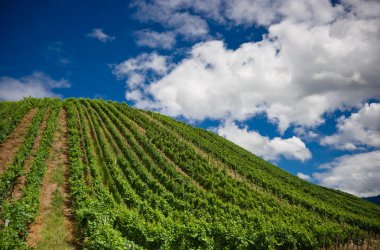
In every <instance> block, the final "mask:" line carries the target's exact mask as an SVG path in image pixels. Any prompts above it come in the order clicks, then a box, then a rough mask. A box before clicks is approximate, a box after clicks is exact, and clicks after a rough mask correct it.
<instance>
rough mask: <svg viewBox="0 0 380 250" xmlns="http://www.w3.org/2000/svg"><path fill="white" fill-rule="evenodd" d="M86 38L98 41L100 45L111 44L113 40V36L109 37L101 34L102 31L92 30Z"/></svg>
mask: <svg viewBox="0 0 380 250" xmlns="http://www.w3.org/2000/svg"><path fill="white" fill-rule="evenodd" d="M87 36H88V37H92V38H95V39H98V40H99V41H101V42H102V43H106V42H111V41H113V40H115V37H114V36H109V35H107V34H106V33H104V32H103V29H99V28H97V29H93V30H92V31H91V32H90V33H88V34H87Z"/></svg>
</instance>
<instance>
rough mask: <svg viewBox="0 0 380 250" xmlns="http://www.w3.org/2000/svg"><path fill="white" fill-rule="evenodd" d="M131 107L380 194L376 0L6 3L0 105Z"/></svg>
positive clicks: (331, 181) (315, 176) (320, 177)
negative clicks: (88, 101)
mask: <svg viewBox="0 0 380 250" xmlns="http://www.w3.org/2000/svg"><path fill="white" fill-rule="evenodd" d="M25 96H33V97H61V98H67V97H88V98H103V99H107V100H116V101H119V102H127V103H128V104H129V105H131V106H134V107H137V108H141V109H146V110H153V111H158V112H160V113H162V114H165V115H169V116H171V117H173V118H176V119H178V120H181V121H184V122H187V123H191V124H192V125H194V126H198V127H201V128H204V129H208V130H210V131H213V132H215V133H217V134H219V135H221V136H223V137H225V138H227V139H228V140H231V141H233V142H235V143H236V144H238V145H240V146H241V147H243V148H245V149H247V150H249V151H251V152H253V153H254V154H256V155H258V156H260V157H263V158H264V159H266V160H268V161H270V162H272V163H274V164H275V165H277V166H279V167H281V168H283V169H284V170H286V171H288V172H290V173H292V174H294V175H297V176H298V177H300V178H302V179H305V180H307V181H310V182H312V183H315V184H319V185H323V186H326V187H331V188H335V189H339V190H343V191H345V192H349V193H351V194H354V195H356V196H360V197H364V196H374V195H378V194H380V181H379V180H380V2H379V1H377V0H341V1H332V2H331V1H329V0H271V1H267V0H208V1H202V0H192V1H190V0H138V1H137V0H136V1H126V0H113V1H98V0H93V1H64V0H45V1H43V0H36V1H22V0H2V1H0V100H19V99H22V98H23V97H25Z"/></svg>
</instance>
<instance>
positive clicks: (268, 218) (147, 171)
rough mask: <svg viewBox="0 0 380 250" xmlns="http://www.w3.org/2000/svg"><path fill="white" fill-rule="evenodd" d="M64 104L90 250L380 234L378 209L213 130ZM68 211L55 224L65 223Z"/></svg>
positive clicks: (301, 244) (273, 243) (297, 242)
mask: <svg viewBox="0 0 380 250" xmlns="http://www.w3.org/2000/svg"><path fill="white" fill-rule="evenodd" d="M62 104H63V107H64V108H65V109H66V110H67V112H68V116H67V119H68V120H67V121H68V123H69V136H68V144H69V145H70V147H69V157H70V158H69V159H70V166H69V169H70V172H71V177H70V183H71V190H72V194H71V195H72V197H73V209H74V214H75V216H76V219H77V223H80V225H81V226H80V230H79V232H81V233H82V235H78V237H79V238H81V237H82V240H85V241H84V242H83V243H82V244H84V246H85V247H89V248H109V249H117V248H120V246H122V245H124V246H125V245H129V246H137V245H140V246H142V247H144V248H159V247H163V248H167V247H171V248H176V249H189V248H209V247H212V248H224V247H227V248H234V249H236V248H256V249H258V248H260V249H317V248H322V247H326V246H329V245H334V244H335V243H336V242H338V243H339V244H341V245H343V244H344V243H346V242H348V241H350V240H351V241H352V243H355V244H359V245H360V244H362V243H363V242H364V241H367V239H368V238H369V237H370V238H372V239H374V238H376V237H377V236H376V235H379V234H380V207H379V206H377V205H375V204H372V203H370V202H367V201H365V200H362V199H360V198H357V197H355V196H352V195H350V194H347V193H344V192H340V191H337V190H332V189H328V188H324V187H320V186H317V185H314V184H311V183H309V182H306V181H304V180H301V179H299V178H298V177H295V176H293V175H291V174H289V173H287V172H285V171H284V170H282V169H280V168H278V167H277V166H275V165H273V164H271V163H269V162H266V161H264V160H263V159H261V158H259V157H257V156H255V155H254V154H251V153H250V152H248V151H246V150H244V149H242V148H241V147H239V146H237V145H235V144H233V143H232V142H230V141H228V140H226V139H224V138H222V137H220V136H218V135H216V134H214V133H211V132H209V131H206V130H202V129H198V128H194V127H192V126H190V125H187V124H185V123H181V122H178V121H176V120H174V119H172V118H169V117H166V116H163V115H160V114H158V113H154V112H149V111H143V110H138V109H135V108H131V107H129V106H127V105H126V104H120V103H116V102H106V101H102V100H88V99H68V100H66V101H64V102H63V103H62ZM7 105H8V104H7ZM0 107H1V105H0ZM4 112H5V111H4ZM0 113H2V112H1V110H0ZM57 181H58V182H59V180H57ZM61 198H62V197H60V196H59V195H58V194H57V193H56V194H54V199H53V201H54V202H55V203H54V204H61V203H62V199H61ZM59 207H60V206H57V209H53V210H52V213H51V216H50V217H51V220H50V222H51V224H52V225H53V224H57V223H58V224H60V223H59V222H60V221H62V211H61V209H59ZM1 230H2V229H1V224H0V231H1ZM46 232H48V231H46V230H45V231H43V233H44V234H45V233H46ZM49 237H50V236H49V235H48V234H46V235H45V238H49Z"/></svg>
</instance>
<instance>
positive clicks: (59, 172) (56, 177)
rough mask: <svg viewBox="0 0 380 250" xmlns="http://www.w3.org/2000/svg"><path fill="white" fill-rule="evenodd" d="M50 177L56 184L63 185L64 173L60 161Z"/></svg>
mask: <svg viewBox="0 0 380 250" xmlns="http://www.w3.org/2000/svg"><path fill="white" fill-rule="evenodd" d="M51 178H52V181H53V182H54V183H56V184H57V185H58V186H63V183H64V182H65V175H64V169H63V165H62V163H59V164H58V165H57V169H56V170H55V171H54V173H53V175H52V177H51Z"/></svg>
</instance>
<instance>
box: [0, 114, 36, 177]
mask: <svg viewBox="0 0 380 250" xmlns="http://www.w3.org/2000/svg"><path fill="white" fill-rule="evenodd" d="M37 111H38V109H37V108H34V109H32V110H30V111H29V112H28V113H27V114H26V115H25V116H24V117H23V118H22V119H21V121H20V123H19V124H18V125H17V126H16V128H15V129H14V130H13V131H12V133H11V134H10V135H9V137H8V138H7V140H6V141H5V142H4V143H3V144H1V145H0V174H2V173H3V172H4V171H5V170H6V169H7V167H8V166H9V165H10V164H11V163H12V161H13V158H14V156H15V155H16V153H17V151H18V149H19V148H20V146H21V145H22V142H23V141H24V137H25V136H26V133H27V131H28V126H29V124H30V122H31V121H32V119H33V117H34V116H35V114H36V113H37Z"/></svg>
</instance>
